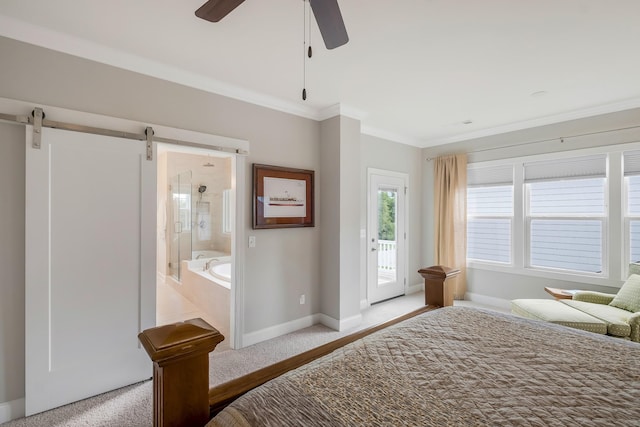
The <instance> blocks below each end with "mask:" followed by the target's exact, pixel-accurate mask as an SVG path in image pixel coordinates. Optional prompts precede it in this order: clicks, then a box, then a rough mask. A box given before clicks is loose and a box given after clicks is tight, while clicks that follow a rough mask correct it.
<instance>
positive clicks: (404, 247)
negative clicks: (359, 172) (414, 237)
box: [365, 168, 410, 302]
mask: <svg viewBox="0 0 640 427" xmlns="http://www.w3.org/2000/svg"><path fill="white" fill-rule="evenodd" d="M373 175H377V176H381V177H386V178H397V179H399V180H401V181H402V185H403V187H404V188H402V189H399V190H400V191H399V192H400V193H401V195H400V196H399V197H398V200H400V199H402V200H403V201H404V203H403V205H402V210H403V211H404V218H403V220H404V224H403V225H404V235H403V236H402V237H401V238H400V237H397V243H396V247H397V248H398V252H399V253H401V254H402V262H403V266H402V267H403V269H404V277H403V278H402V280H403V281H404V284H403V291H404V294H406V293H407V287H408V284H407V278H408V275H409V274H408V272H409V239H408V236H410V230H409V210H410V209H409V206H410V205H409V174H408V173H406V172H397V171H391V170H385V169H377V168H367V212H366V216H367V228H366V238H365V241H366V245H365V253H366V255H365V256H366V263H365V264H366V275H365V277H366V295H367V301H369V302H371V298H370V295H369V293H370V288H371V285H370V283H369V282H370V280H371V279H372V277H371V268H372V266H371V265H370V264H371V252H370V250H369V245H370V242H371V239H373V238H374V237H373V236H374V229H373V227H374V225H373V223H372V218H371V216H372V209H373V208H374V203H376V204H377V202H374V201H373V200H371V182H372V177H373ZM376 207H377V206H376ZM398 210H400V209H399V208H398ZM375 228H376V230H375V232H377V225H376V226H375ZM400 242H402V244H400Z"/></svg>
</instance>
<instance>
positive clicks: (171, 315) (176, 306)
mask: <svg viewBox="0 0 640 427" xmlns="http://www.w3.org/2000/svg"><path fill="white" fill-rule="evenodd" d="M156 298H157V304H156V325H157V326H161V325H167V324H169V323H175V322H182V321H184V320H189V319H193V318H196V317H200V318H202V319H204V320H205V321H206V322H208V323H210V324H212V323H213V322H212V321H211V320H209V319H208V318H207V315H206V314H205V313H204V312H203V311H202V310H200V309H199V308H198V307H197V306H196V305H195V304H194V303H192V302H191V301H189V300H188V299H187V298H185V297H184V296H182V295H181V294H180V293H179V292H178V291H176V290H175V289H173V288H172V287H171V286H169V285H168V284H166V283H164V282H162V281H158V285H157V294H156ZM213 326H215V325H213ZM228 342H229V341H228V340H226V339H225V340H224V341H223V342H221V343H220V344H218V346H217V347H216V350H215V351H222V350H228V349H229V344H228Z"/></svg>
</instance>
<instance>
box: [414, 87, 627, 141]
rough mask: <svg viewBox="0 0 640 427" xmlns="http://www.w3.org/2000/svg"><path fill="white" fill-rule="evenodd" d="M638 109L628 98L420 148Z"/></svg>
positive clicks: (497, 127)
mask: <svg viewBox="0 0 640 427" xmlns="http://www.w3.org/2000/svg"><path fill="white" fill-rule="evenodd" d="M639 107H640V98H630V99H626V100H623V101H618V102H613V103H609V104H603V105H598V106H595V107H589V108H583V109H580V110H574V111H569V112H566V113H559V114H553V115H549V116H544V117H539V118H536V119H531V120H523V121H520V122H515V123H509V124H507V125H502V126H496V127H492V128H487V129H481V130H478V131H474V132H468V133H462V134H458V135H454V136H451V137H446V138H434V139H425V140H423V141H422V145H421V146H422V147H423V148H427V147H435V146H436V145H445V144H451V143H454V142H460V141H467V140H470V139H477V138H483V137H486V136H492V135H499V134H503V133H508V132H515V131H519V130H524V129H531V128H535V127H540V126H546V125H551V124H555V123H562V122H567V121H570V120H577V119H584V118H588V117H593V116H600V115H603V114H610V113H617V112H619V111H624V110H630V109H633V108H639Z"/></svg>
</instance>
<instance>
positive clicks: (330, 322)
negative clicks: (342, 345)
mask: <svg viewBox="0 0 640 427" xmlns="http://www.w3.org/2000/svg"><path fill="white" fill-rule="evenodd" d="M320 323H322V324H323V325H324V326H326V327H328V328H331V329H334V330H336V331H344V330H346V329H350V328H355V327H356V326H358V325H359V324H360V323H362V315H361V314H360V313H358V314H356V315H355V316H351V317H347V318H346V319H343V320H338V319H334V318H333V317H331V316H327V315H326V314H320Z"/></svg>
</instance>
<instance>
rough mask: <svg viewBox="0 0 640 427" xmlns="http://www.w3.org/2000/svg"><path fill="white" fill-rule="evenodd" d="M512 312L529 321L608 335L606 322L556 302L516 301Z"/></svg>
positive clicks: (512, 303)
mask: <svg viewBox="0 0 640 427" xmlns="http://www.w3.org/2000/svg"><path fill="white" fill-rule="evenodd" d="M607 307H608V306H607ZM511 311H512V312H513V313H514V314H518V315H520V316H522V317H527V318H529V319H536V320H544V321H547V322H550V323H556V324H558V325H564V326H568V327H570V328H576V329H582V330H584V331H589V332H595V333H597V334H606V333H607V324H606V323H605V322H604V321H602V320H600V319H598V318H595V317H593V316H590V315H588V314H587V313H583V312H582V311H579V310H575V309H573V308H571V307H569V306H567V305H565V304H562V303H560V302H559V301H556V300H550V299H515V300H513V301H511Z"/></svg>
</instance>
